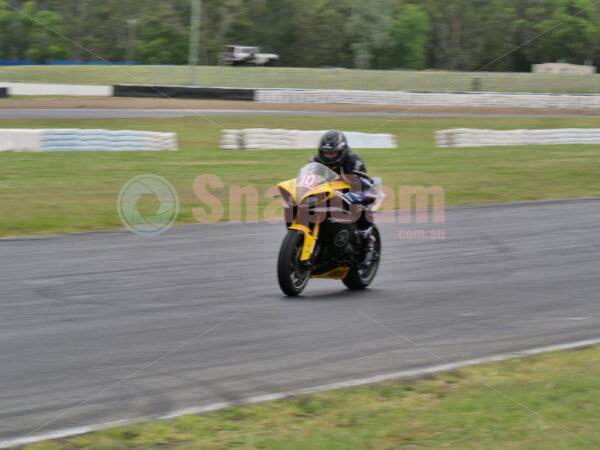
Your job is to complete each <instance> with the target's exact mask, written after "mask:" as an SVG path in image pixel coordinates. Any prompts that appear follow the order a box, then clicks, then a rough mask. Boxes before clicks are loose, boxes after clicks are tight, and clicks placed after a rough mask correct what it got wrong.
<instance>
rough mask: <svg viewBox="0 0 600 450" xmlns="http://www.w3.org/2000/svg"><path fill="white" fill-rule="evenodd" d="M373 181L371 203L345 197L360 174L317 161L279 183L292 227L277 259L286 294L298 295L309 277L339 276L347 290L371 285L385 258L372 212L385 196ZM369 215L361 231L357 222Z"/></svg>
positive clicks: (281, 285)
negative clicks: (335, 170)
mask: <svg viewBox="0 0 600 450" xmlns="http://www.w3.org/2000/svg"><path fill="white" fill-rule="evenodd" d="M372 181H373V183H372V186H371V187H370V189H369V191H368V192H367V193H366V195H365V197H366V198H367V199H368V203H370V204H367V205H356V204H352V203H351V202H349V201H348V200H346V197H344V194H345V193H347V192H351V191H352V192H353V191H356V190H357V188H356V186H357V183H358V184H360V183H359V181H358V178H357V177H356V176H353V175H350V176H348V175H342V176H340V175H338V174H337V173H335V172H334V171H333V170H331V169H329V168H328V167H327V166H325V165H323V164H320V163H317V162H310V163H309V164H307V165H306V166H304V167H303V168H301V169H300V170H299V171H298V174H297V176H296V178H293V179H291V180H287V181H284V182H281V183H279V184H278V185H277V186H278V188H279V192H280V194H281V197H282V198H283V209H284V215H285V223H286V226H287V229H288V232H287V234H286V236H285V238H284V239H283V242H282V244H281V248H280V251H279V258H278V262H277V278H278V280H279V286H280V287H281V290H282V291H283V293H284V294H286V295H287V296H290V297H293V296H296V295H298V294H300V293H301V292H302V291H303V290H304V288H305V287H306V285H307V283H308V280H309V279H310V278H329V279H336V280H341V281H342V282H343V283H344V284H345V285H346V287H348V288H349V289H365V288H366V287H367V286H369V285H370V284H371V282H372V281H373V279H374V278H375V274H376V273H377V269H378V267H379V260H380V256H381V236H380V234H379V230H378V229H377V227H376V225H375V224H374V223H373V222H374V220H373V217H374V216H373V215H374V213H375V212H376V211H377V210H378V209H379V207H380V206H381V204H382V202H383V199H384V198H385V195H384V193H383V189H382V182H381V179H380V178H373V179H372ZM359 189H360V188H359ZM367 219H368V221H369V224H368V228H367V227H363V228H366V229H364V230H361V229H359V227H358V225H357V222H358V221H359V220H367Z"/></svg>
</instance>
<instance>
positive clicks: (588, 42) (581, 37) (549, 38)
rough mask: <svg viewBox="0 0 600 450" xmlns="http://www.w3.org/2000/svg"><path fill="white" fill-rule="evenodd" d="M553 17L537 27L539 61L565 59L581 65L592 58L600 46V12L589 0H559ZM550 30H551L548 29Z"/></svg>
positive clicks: (553, 9)
mask: <svg viewBox="0 0 600 450" xmlns="http://www.w3.org/2000/svg"><path fill="white" fill-rule="evenodd" d="M549 6H551V10H552V11H553V13H552V15H551V17H550V18H548V19H546V20H544V21H542V22H540V23H538V24H537V25H536V26H535V30H536V32H537V33H540V34H541V33H544V34H543V35H542V36H541V37H540V39H539V43H538V45H539V49H540V51H539V52H538V55H539V56H538V58H539V57H541V60H539V61H537V62H554V61H559V60H563V61H565V62H570V63H574V64H582V63H584V62H585V61H586V60H592V59H593V57H594V55H595V53H596V51H597V50H598V46H599V39H600V33H599V31H598V25H600V23H599V19H598V11H597V9H595V8H594V7H593V5H592V4H591V3H590V2H589V1H588V0H556V1H552V2H551V3H550V5H549ZM548 30H550V31H548Z"/></svg>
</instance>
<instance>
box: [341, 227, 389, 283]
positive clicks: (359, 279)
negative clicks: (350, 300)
mask: <svg viewBox="0 0 600 450" xmlns="http://www.w3.org/2000/svg"><path fill="white" fill-rule="evenodd" d="M371 236H373V237H374V238H375V241H374V242H373V247H374V254H373V259H372V260H371V262H370V263H369V265H368V266H367V267H364V268H361V269H352V270H351V271H350V272H349V273H348V275H346V278H344V279H343V280H342V282H343V283H344V284H345V285H346V287H347V288H348V289H365V288H366V287H368V286H369V285H370V284H371V282H372V281H373V279H374V278H375V274H376V273H377V269H378V268H379V259H380V257H381V236H380V235H379V230H378V229H377V227H375V226H373V231H372V234H371Z"/></svg>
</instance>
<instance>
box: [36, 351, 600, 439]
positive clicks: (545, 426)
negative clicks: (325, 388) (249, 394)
mask: <svg viewBox="0 0 600 450" xmlns="http://www.w3.org/2000/svg"><path fill="white" fill-rule="evenodd" d="M598 367H600V347H595V348H589V349H585V350H577V351H566V352H554V353H547V354H542V355H538V356H535V357H531V358H527V359H518V360H517V359H515V360H507V361H503V362H500V363H489V364H484V365H480V366H473V367H467V368H464V369H462V370H460V371H456V372H452V373H447V374H440V375H436V376H434V377H431V378H427V379H424V380H418V381H413V382H410V381H406V380H398V381H393V382H386V383H383V384H378V385H372V386H365V387H360V388H352V389H345V390H339V391H329V392H325V393H320V394H314V395H305V396H299V397H294V398H290V399H287V400H282V401H277V402H270V403H262V404H255V405H242V406H239V407H232V408H227V409H224V410H221V411H219V412H216V413H211V414H207V415H203V416H183V417H180V418H177V419H173V420H169V421H158V422H147V423H141V424H137V425H132V426H127V427H121V428H114V429H108V430H104V431H100V432H97V433H93V434H89V435H84V436H79V437H74V438H71V439H67V440H64V441H60V442H43V443H38V444H35V445H30V446H28V447H26V449H28V450H67V449H76V448H86V449H122V448H131V449H133V448H136V449H137V448H144V449H159V448H160V449H162V448H170V449H171V448H172V449H204V448H206V449H209V448H210V449H226V448H265V449H309V448H310V449H354V448H356V449H358V448H360V449H367V448H368V449H393V448H394V449H395V448H406V449H413V448H436V449H437V448H456V449H482V448H485V449H524V450H527V449H531V450H534V449H535V450H537V449H540V448H569V449H588V448H598V446H600V427H598V419H599V418H600V403H599V402H598V401H597V399H598V398H600V383H599V381H598V380H599V375H600V374H599V373H598Z"/></svg>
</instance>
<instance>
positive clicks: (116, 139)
mask: <svg viewBox="0 0 600 450" xmlns="http://www.w3.org/2000/svg"><path fill="white" fill-rule="evenodd" d="M177 148H178V146H177V135H176V134H175V133H157V132H153V131H131V130H121V131H110V130H80V129H48V130H0V151H5V152H6V151H9V152H86V151H88V152H90V151H98V152H124V151H160V150H172V151H174V150H177Z"/></svg>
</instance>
